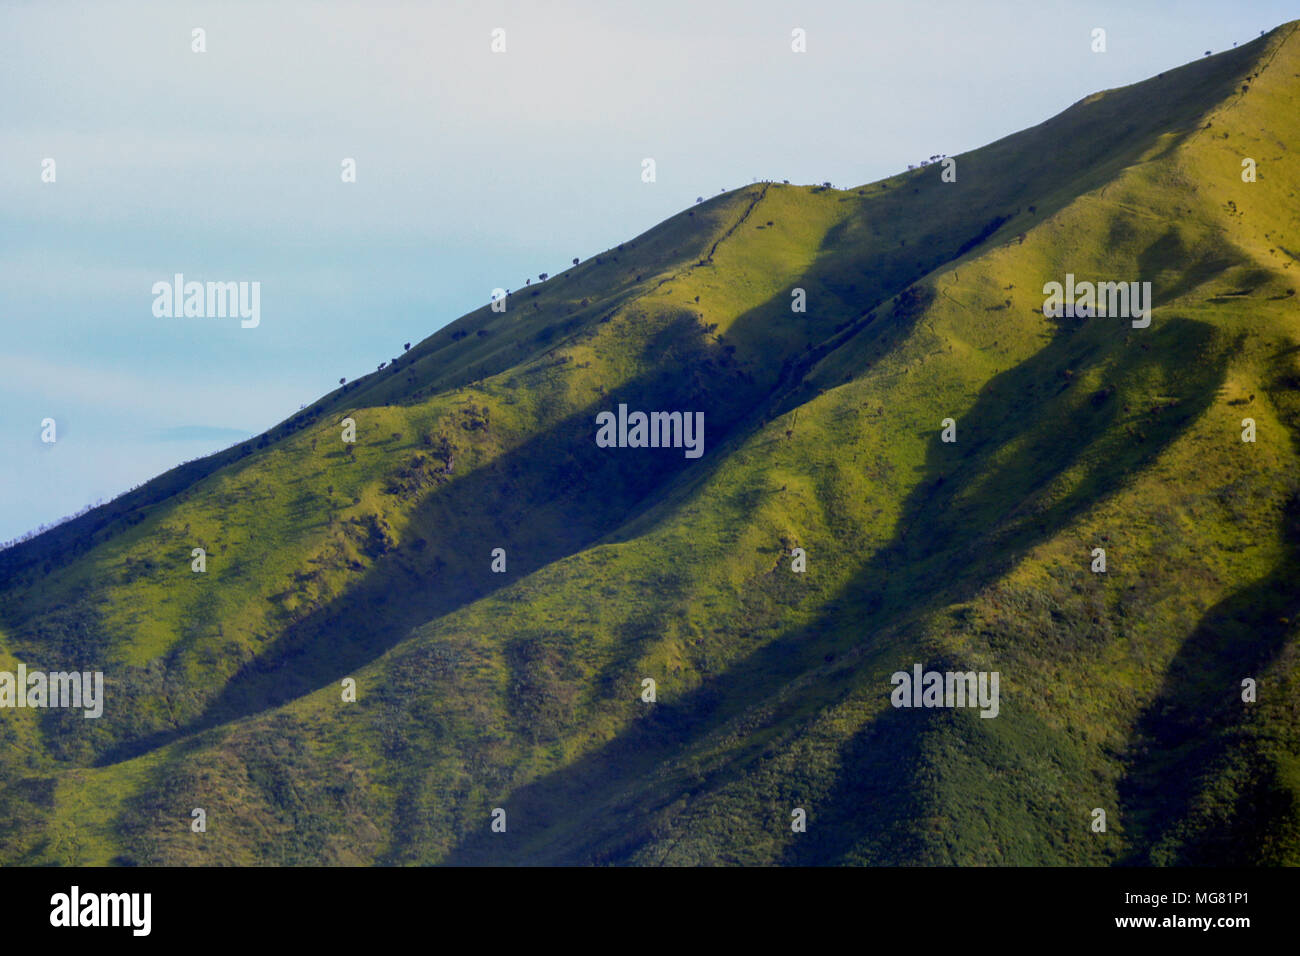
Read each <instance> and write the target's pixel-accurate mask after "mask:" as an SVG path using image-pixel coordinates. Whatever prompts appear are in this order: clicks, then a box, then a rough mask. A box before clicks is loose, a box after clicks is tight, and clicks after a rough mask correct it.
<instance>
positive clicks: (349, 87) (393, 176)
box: [0, 0, 1300, 539]
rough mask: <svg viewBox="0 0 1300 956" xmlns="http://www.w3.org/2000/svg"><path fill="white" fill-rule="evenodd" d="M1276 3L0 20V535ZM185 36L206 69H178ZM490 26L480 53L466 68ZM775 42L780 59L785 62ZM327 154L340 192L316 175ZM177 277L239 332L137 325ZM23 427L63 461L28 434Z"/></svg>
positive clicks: (1045, 113) (101, 10) (127, 14)
mask: <svg viewBox="0 0 1300 956" xmlns="http://www.w3.org/2000/svg"><path fill="white" fill-rule="evenodd" d="M1134 7H1138V8H1140V9H1133V8H1134ZM1297 9H1298V8H1297V5H1296V4H1295V3H1281V2H1269V0H1258V2H1251V3H1227V2H1216V3H1208V2H1195V0H1182V2H1143V3H1140V4H1135V3H1132V2H1130V0H1125V2H1118V3H1067V2H1050V0H1025V2H1016V3H992V2H989V3H977V2H972V0H966V2H961V0H954V2H940V0H933V2H921V0H918V2H903V3H874V2H864V0H857V2H853V0H847V2H824V0H811V2H768V0H734V2H709V0H685V2H676V0H656V2H653V3H635V2H632V0H623V2H616V3H614V2H598V0H591V2H581V3H579V2H554V3H542V2H534V3H502V2H491V0H474V2H470V0H465V2H445V0H444V2H439V0H433V2H423V3H383V2H356V3H331V2H324V0H316V2H253V3H242V2H229V0H228V2H222V3H184V2H150V3H125V2H93V3H92V2H81V3H64V2H59V0H44V2H39V3H35V2H33V3H27V2H13V0H10V2H7V3H5V4H4V5H3V6H0V102H3V103H4V109H3V112H0V442H3V447H4V449H5V451H4V454H3V455H0V489H3V492H4V493H3V496H0V539H7V538H10V537H13V536H15V535H17V534H20V533H22V532H24V531H26V530H28V529H30V528H32V527H34V526H36V525H37V524H39V523H42V522H49V521H51V520H54V519H57V518H59V517H61V516H63V515H65V514H68V513H70V512H72V511H75V510H77V509H78V508H80V507H81V506H83V505H85V504H86V503H88V502H90V501H93V500H95V499H98V498H105V499H107V498H110V497H112V496H113V495H115V494H118V493H120V492H122V491H124V490H126V489H127V488H128V487H130V486H131V485H134V484H138V483H139V482H141V481H144V480H146V479H147V478H149V477H151V476H152V475H154V474H157V473H158V472H160V471H163V470H165V469H166V468H168V467H170V466H172V465H175V464H177V463H179V462H180V461H182V460H185V459H189V458H194V457H198V456H199V455H202V454H205V453H207V452H210V451H213V450H216V449H219V448H223V447H225V446H227V445H229V444H231V443H232V442H233V441H235V440H237V439H238V438H239V437H241V436H242V435H246V434H251V433H254V432H257V431H261V430H263V429H265V428H267V427H268V426H270V425H272V424H274V423H276V422H277V421H279V420H281V419H282V418H284V417H286V416H287V415H288V414H290V413H292V412H293V411H296V410H297V408H298V406H299V405H301V404H303V403H307V402H310V401H313V400H314V399H316V398H317V397H319V396H320V395H321V394H322V393H324V392H326V391H328V390H329V389H330V388H332V387H334V385H335V384H336V383H337V381H338V379H339V377H340V376H347V377H348V378H353V377H356V376H358V375H360V374H362V373H364V372H366V371H368V370H372V369H373V368H374V367H375V366H376V365H377V364H378V363H379V362H381V361H384V360H387V359H390V358H392V357H393V356H394V355H397V354H398V352H399V351H400V349H401V343H403V342H406V341H412V342H414V341H418V340H419V339H422V338H424V337H425V336H427V335H429V334H430V333H432V332H434V331H436V330H437V329H438V328H439V327H441V326H442V325H444V324H446V323H447V322H449V321H451V320H452V319H454V318H456V317H457V316H459V315H461V314H462V313H464V312H466V311H468V310H470V309H472V308H474V307H476V306H478V305H480V304H481V303H483V302H484V301H486V300H487V298H488V295H489V294H490V292H491V290H492V288H494V287H496V286H505V287H509V288H515V287H516V286H519V285H521V284H522V283H523V280H524V278H525V277H536V276H537V274H538V273H539V272H543V271H549V272H556V271H559V270H560V269H562V268H563V267H564V266H565V265H566V264H567V263H569V262H570V260H572V259H573V257H574V256H580V257H582V258H586V257H587V256H590V255H593V254H595V253H597V252H600V251H602V250H604V249H606V248H608V247H610V246H612V245H615V244H617V243H619V242H621V241H623V240H624V239H628V238H631V237H632V236H634V235H636V234H638V233H640V232H643V231H644V230H646V229H647V228H649V227H651V226H653V225H654V224H655V223H657V222H659V221H660V220H662V219H664V218H666V217H667V216H669V215H671V214H673V213H674V212H676V211H678V210H679V209H681V208H683V207H685V206H687V205H689V204H690V203H691V202H692V201H693V200H694V199H695V197H696V196H698V195H702V194H703V195H710V194H716V193H717V192H718V191H719V189H720V188H722V187H726V188H734V187H736V186H740V185H742V184H745V183H748V182H750V181H752V180H753V179H755V178H773V179H789V180H791V181H792V182H821V181H823V180H830V181H832V182H834V183H835V184H836V185H840V186H844V185H853V184H858V183H863V182H870V181H872V180H875V179H878V178H880V177H882V176H885V175H889V174H892V173H894V172H897V171H898V170H900V169H903V168H905V167H906V166H907V164H908V163H911V162H915V161H917V160H918V159H920V158H922V157H925V156H929V155H931V154H934V153H948V154H957V153H960V152H962V151H964V150H967V149H971V148H974V147H977V146H980V145H983V144H984V143H987V142H991V141H992V140H995V139H998V138H999V137H1001V136H1004V135H1006V134H1008V133H1011V132H1014V131H1016V130H1018V129H1022V128H1024V127H1026V126H1031V125H1034V124H1036V123H1039V122H1041V121H1042V120H1044V119H1046V118H1047V117H1049V116H1051V115H1053V114H1055V113H1057V112H1059V111H1061V110H1062V109H1065V108H1066V107H1068V106H1069V105H1070V104H1071V103H1073V102H1075V101H1076V100H1078V99H1080V98H1081V97H1083V96H1085V95H1087V94H1088V93H1091V92H1093V91H1095V90H1098V89H1104V88H1107V87H1114V86H1122V85H1124V84H1127V83H1131V82H1135V81H1137V80H1141V79H1144V78H1146V77H1148V76H1151V75H1154V74H1155V73H1158V72H1160V71H1162V70H1164V69H1167V68H1169V67H1172V66H1176V65H1178V64H1181V63H1184V62H1187V61H1188V60H1193V59H1196V58H1197V57H1199V56H1201V55H1203V54H1204V52H1205V51H1206V50H1207V49H1208V50H1214V51H1216V52H1217V51H1220V50H1223V49H1225V48H1228V47H1231V46H1232V44H1233V42H1234V41H1236V42H1241V43H1244V42H1246V41H1248V40H1250V39H1252V38H1254V37H1256V36H1258V35H1259V32H1260V31H1261V30H1268V29H1272V28H1273V27H1275V26H1277V25H1278V24H1279V23H1282V22H1284V21H1286V20H1288V19H1293V18H1295V17H1297V16H1300V13H1298V12H1297ZM194 27H203V28H204V29H205V30H206V31H207V52H206V53H202V54H196V53H193V52H191V49H190V47H191V30H192V29H193V28H194ZM496 27H501V28H504V29H505V31H506V44H507V51H506V53H504V54H493V53H491V52H490V42H491V31H492V30H493V28H496ZM795 27H800V28H802V29H804V30H806V31H807V45H808V51H807V53H806V54H794V53H792V52H791V50H790V34H791V30H792V29H794V28H795ZM1094 27H1102V28H1104V29H1106V31H1107V46H1108V49H1107V52H1106V53H1105V54H1094V53H1092V52H1091V49H1090V34H1091V31H1092V29H1093V28H1094ZM46 157H52V158H53V159H54V160H55V161H56V163H57V177H58V178H57V182H55V183H53V184H48V183H42V182H41V178H40V174H41V161H42V160H43V159H44V158H46ZM344 157H354V158H355V159H356V161H357V171H358V173H357V182H356V183H355V184H344V183H342V182H341V181H340V176H339V172H340V162H341V160H342V159H343V158H344ZM645 157H653V158H654V159H655V161H656V165H657V181H656V182H655V183H653V184H646V183H643V182H642V181H641V176H640V173H641V160H642V159H643V158H645ZM175 272H183V273H185V274H186V275H187V277H191V278H196V279H213V280H238V279H246V280H257V281H259V282H261V289H262V307H261V324H260V326H259V327H258V328H256V329H242V328H240V324H239V321H238V320H237V319H236V320H230V319H184V318H175V319H173V318H163V319H159V318H155V317H154V315H153V313H152V308H151V307H152V303H153V297H152V295H151V293H150V288H151V286H152V285H153V283H154V282H156V281H159V280H170V278H171V276H172V274H173V273H175ZM46 417H51V418H54V419H56V421H57V422H58V439H59V440H58V442H57V444H55V445H46V444H42V443H41V441H40V431H41V425H40V423H41V420H42V419H43V418H46Z"/></svg>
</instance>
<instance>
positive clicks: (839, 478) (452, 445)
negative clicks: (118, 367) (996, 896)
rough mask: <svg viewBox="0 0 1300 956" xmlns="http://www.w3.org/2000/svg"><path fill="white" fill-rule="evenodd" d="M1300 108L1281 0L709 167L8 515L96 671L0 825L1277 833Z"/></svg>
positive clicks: (1226, 845)
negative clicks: (1142, 305) (654, 435)
mask: <svg viewBox="0 0 1300 956" xmlns="http://www.w3.org/2000/svg"><path fill="white" fill-rule="evenodd" d="M1298 142H1300V36H1297V35H1296V24H1287V25H1284V26H1282V27H1279V28H1278V29H1277V30H1274V31H1273V32H1271V33H1269V34H1267V35H1266V36H1264V37H1261V38H1260V39H1258V40H1256V41H1254V42H1252V43H1250V44H1248V45H1245V46H1242V47H1240V48H1236V49H1234V50H1232V51H1230V52H1226V53H1222V54H1220V55H1217V56H1212V57H1207V58H1205V59H1203V60H1199V61H1197V62H1195V63H1191V64H1188V65H1187V66H1184V67H1181V68H1179V69H1177V70H1172V71H1169V72H1166V73H1164V74H1161V75H1160V76H1158V77H1154V78H1152V79H1150V80H1147V81H1145V82H1143V83H1139V84H1137V85H1134V86H1131V87H1127V88H1124V89H1118V90H1110V91H1106V92H1104V93H1099V94H1096V95H1094V96H1090V97H1088V98H1087V99H1085V100H1083V101H1081V102H1079V103H1077V104H1075V105H1074V106H1072V107H1071V108H1070V109H1068V110H1066V111H1065V112H1063V113H1061V114H1060V115H1058V116H1056V117H1054V118H1052V119H1050V120H1048V121H1047V122H1045V123H1042V124H1041V125H1039V126H1036V127H1033V128H1032V129H1028V130H1024V131H1022V132H1020V133H1017V134H1015V135H1013V136H1009V137H1007V138H1005V139H1002V140H999V141H998V142H996V143H993V144H991V145H989V146H986V147H984V148H982V149H978V150H975V151H973V152H970V153H967V154H964V155H961V156H957V157H955V160H956V165H955V167H953V169H954V170H955V180H954V181H947V180H950V179H952V177H951V176H948V177H945V176H944V175H943V173H944V170H945V169H946V168H948V167H946V166H941V165H938V164H936V165H931V166H926V167H923V168H921V169H918V170H914V171H910V172H907V173H905V174H900V175H898V176H895V177H892V178H890V179H886V180H883V181H880V182H876V183H871V184H869V185H865V186H861V187H857V188H851V189H833V188H826V187H803V186H793V185H787V184H777V183H761V184H756V185H753V186H749V187H745V188H743V189H739V190H735V191H733V192H729V193H725V194H722V195H719V196H717V197H715V198H713V199H711V200H709V201H707V202H704V203H701V204H697V205H695V206H693V207H692V208H691V209H689V210H687V211H684V212H682V213H680V214H678V215H676V216H674V217H672V218H671V219H669V220H667V221H666V222H664V223H662V224H660V225H658V226H656V227H655V228H653V229H651V230H650V231H649V232H647V233H645V234H644V235H641V236H639V237H637V238H635V239H633V240H631V241H629V242H626V243H624V244H623V245H620V246H618V247H617V248H614V249H610V250H608V251H606V252H604V253H602V254H601V255H598V256H595V257H593V258H591V259H588V260H587V261H586V262H583V263H581V264H579V265H576V266H574V267H573V268H571V269H569V270H567V271H565V272H563V273H562V274H559V275H555V276H553V277H551V278H550V279H549V280H547V281H545V282H542V283H539V284H538V285H535V286H531V287H526V288H524V289H519V290H515V291H514V292H513V293H512V294H511V295H510V296H509V297H508V300H507V302H506V308H505V309H504V311H495V310H494V309H493V308H492V307H491V306H490V305H485V306H484V307H483V308H481V309H479V310H477V311H475V312H472V313H470V314H468V315H466V316H464V317H462V318H460V319H458V320H457V321H455V322H452V323H451V324H449V325H447V326H446V327H445V328H443V329H441V330H440V331H438V332H437V333H436V334H434V335H432V336H430V337H429V338H427V339H426V340H424V341H423V342H421V343H419V344H418V345H416V346H414V347H413V348H411V350H410V351H409V352H407V353H406V354H404V355H402V356H401V357H400V358H399V359H398V360H396V361H395V362H393V363H392V364H391V365H389V366H387V367H385V368H383V369H381V370H379V371H377V372H374V373H371V374H369V375H367V376H366V377H364V378H362V379H360V380H358V381H355V382H351V383H349V384H347V385H346V386H344V387H342V388H339V389H338V390H336V391H334V392H331V393H330V394H328V395H326V396H325V397H323V398H322V399H321V400H320V401H318V402H316V403H315V404H314V405H312V406H310V407H308V408H306V409H303V410H301V411H299V412H297V413H296V414H295V415H293V417H291V418H289V419H287V420H286V421H284V422H283V423H282V424H280V425H279V426H277V427H275V428H273V429H271V430H270V431H268V432H267V433H266V434H264V435H263V436H261V437H260V438H258V439H256V440H255V441H250V442H249V443H247V444H244V445H240V446H236V447H233V448H230V449H228V450H226V451H225V452H222V453H220V454H217V455H213V456H211V457H209V458H207V459H204V460H201V461H198V462H193V463H190V464H187V465H184V466H181V467H179V468H177V469H174V470H173V471H171V472H168V473H167V474H164V475H162V476H160V477H159V478H157V479H155V480H154V481H152V482H150V483H148V484H146V485H144V486H142V487H141V488H139V489H136V490H135V491H133V492H131V493H129V494H127V495H124V496H122V497H121V498H119V499H117V500H115V501H113V502H110V503H109V504H107V505H104V506H102V507H100V508H97V509H95V510H92V511H90V512H88V513H87V514H85V515H83V516H81V517H78V518H76V519H74V520H72V521H70V522H68V523H66V524H64V525H61V526H59V527H57V528H54V529H52V530H50V531H47V532H46V533H44V534H42V535H39V536H37V537H35V538H33V539H31V540H29V541H26V542H23V543H21V544H18V545H16V546H14V547H11V548H9V549H7V550H6V551H4V552H0V672H9V673H17V672H18V670H19V668H20V667H22V668H24V669H25V671H26V672H36V671H41V672H60V671H73V670H75V671H78V672H102V673H103V681H104V689H103V700H102V714H101V715H100V716H98V717H93V718H90V717H87V716H85V714H84V712H83V710H80V709H72V708H68V707H44V708H42V707H22V708H19V707H14V706H9V707H5V708H3V709H0V863H3V864H6V865H19V864H128V865H129V864H140V865H155V864H171V865H190V864H444V863H445V864H653V865H658V864H665V865H683V864H804V865H806V864H887V865H892V864H974V865H1014V864H1066V865H1110V864H1118V865H1124V864H1156V865H1164V864H1221V865H1228V864H1237V865H1273V864H1298V863H1300V673H1298V671H1297V654H1298V653H1300V584H1298V583H1297V582H1300V307H1298V306H1297V300H1296V296H1295V290H1296V286H1297V284H1300V198H1298V197H1297V193H1296V190H1297V185H1298V184H1300V165H1298V164H1297V160H1296V157H1294V156H1292V155H1291V151H1290V147H1291V145H1293V144H1296V143H1298ZM1246 160H1249V161H1250V162H1248V163H1247V162H1245V161H1246ZM1067 276H1070V277H1072V279H1071V281H1072V282H1076V283H1084V282H1125V283H1128V282H1142V283H1147V282H1149V283H1150V287H1149V288H1150V304H1151V306H1152V309H1151V316H1150V317H1151V322H1150V325H1149V326H1148V327H1145V328H1144V327H1140V326H1138V325H1136V324H1135V323H1133V322H1130V321H1129V320H1128V319H1127V318H1125V317H1122V316H1115V315H1113V314H1112V315H1107V316H1101V315H1097V314H1093V315H1086V314H1084V315H1080V314H1077V313H1076V314H1074V315H1069V314H1067V315H1065V316H1061V317H1054V316H1049V315H1045V313H1044V299H1045V295H1044V291H1045V290H1044V286H1045V285H1046V284H1047V283H1050V282H1060V283H1065V282H1066V277H1067ZM800 302H802V303H803V304H805V305H806V308H805V309H804V310H803V311H799V310H798V303H800ZM340 371H341V372H346V371H347V369H346V368H341V369H340ZM620 406H625V408H624V409H620ZM636 411H643V412H646V413H651V412H656V411H658V412H666V413H670V414H671V413H680V415H679V417H678V419H677V421H678V422H679V423H682V424H685V425H686V426H687V427H690V428H694V427H695V423H696V422H700V423H701V426H702V432H703V433H702V434H701V435H699V436H698V437H699V438H700V440H701V441H702V446H701V447H702V454H700V455H698V456H692V455H691V454H689V453H683V448H682V446H681V445H680V444H678V445H677V446H675V447H637V445H638V442H637V440H636V439H635V438H632V437H631V430H632V428H634V427H635V423H634V422H633V421H632V420H631V415H632V412H636ZM602 413H610V416H609V417H607V418H604V419H603V421H604V422H605V423H607V424H608V423H609V422H611V421H614V420H615V419H617V422H618V423H617V426H612V425H611V426H609V427H610V428H612V429H613V431H611V432H610V434H611V435H613V434H614V432H615V431H616V432H618V433H619V440H617V441H605V440H602V441H598V440H597V438H598V427H599V425H598V422H599V421H602V419H601V416H602ZM698 415H702V416H703V417H702V420H701V419H699V418H698V417H697V416H698ZM345 419H351V420H352V423H353V425H354V428H355V442H351V443H349V442H345V441H344V440H343V435H344V429H345V423H344V420H345ZM1246 420H1249V422H1250V424H1249V425H1247V423H1246ZM670 422H671V419H670V418H668V417H666V416H665V417H661V418H659V419H657V420H656V426H655V427H656V428H657V429H660V430H661V432H662V434H663V435H665V436H666V435H668V434H670V433H671V425H670ZM1248 433H1249V437H1250V438H1253V439H1254V440H1253V441H1252V440H1243V439H1244V438H1245V437H1247V434H1248ZM949 439H950V440H949ZM687 440H688V441H689V440H691V439H690V437H689V436H688V438H687ZM655 443H656V444H672V443H671V442H669V441H667V440H665V441H663V442H659V441H656V442H655ZM195 549H203V552H202V553H203V555H204V557H203V562H204V563H203V565H202V567H203V570H202V571H201V572H199V571H196V570H195V561H196V559H195V557H194V555H195ZM497 549H500V550H497ZM1099 550H1100V551H1102V552H1104V560H1105V570H1104V571H1099V570H1098V564H1097V561H1098V558H1097V554H1098V551H1099ZM914 669H915V673H916V674H917V675H918V676H919V675H920V674H921V673H922V672H923V671H924V672H930V671H938V672H959V673H966V672H976V673H978V674H981V675H997V678H998V682H997V683H996V684H994V685H989V686H994V687H996V688H997V694H998V699H997V702H996V705H995V706H991V707H985V708H984V709H983V711H981V710H980V709H977V708H974V707H943V706H938V707H930V706H922V707H920V708H917V707H913V706H898V705H897V703H898V701H897V698H896V696H895V694H894V690H895V687H894V683H893V675H895V674H898V673H900V672H901V673H902V674H904V675H910V674H912V673H913V672H914ZM348 679H351V681H350V682H349V681H348ZM648 681H653V684H649V683H647V682H648ZM981 681H983V679H982V678H981ZM973 687H974V685H973V684H972V688H973ZM987 689H988V687H987V686H986V685H985V684H984V683H983V682H981V684H980V692H981V694H983V693H984V692H985V690H987ZM2 690H3V688H0V692H2ZM917 694H918V696H917V697H916V700H917V701H920V699H921V698H920V696H919V689H918V691H917ZM353 695H354V696H355V699H351V698H352V697H353ZM651 698H652V699H651ZM0 703H3V699H2V698H0ZM196 810H202V811H203V813H202V814H201V815H198V814H196V813H195V811H196ZM497 810H500V811H502V812H501V813H495V812H494V811H497ZM797 811H802V822H796V823H795V824H794V825H792V820H795V821H799V820H800V815H799V813H798V812H797ZM1098 811H1101V815H1100V816H1099V815H1098ZM200 820H201V821H202V825H200V822H199V821H200ZM494 821H497V822H499V823H501V824H502V825H503V826H504V832H502V826H495V827H494V825H493V823H494ZM1103 822H1104V827H1103V826H1101V823H1103Z"/></svg>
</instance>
